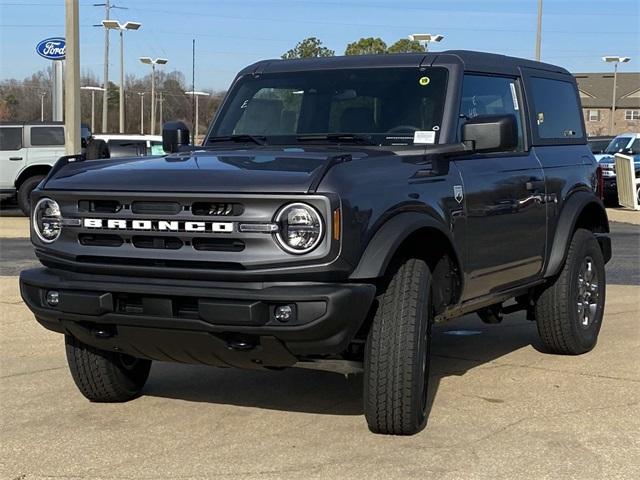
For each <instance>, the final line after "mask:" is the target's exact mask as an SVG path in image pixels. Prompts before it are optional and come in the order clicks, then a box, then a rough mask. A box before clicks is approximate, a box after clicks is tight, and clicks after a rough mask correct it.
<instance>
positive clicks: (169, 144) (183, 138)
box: [162, 122, 189, 153]
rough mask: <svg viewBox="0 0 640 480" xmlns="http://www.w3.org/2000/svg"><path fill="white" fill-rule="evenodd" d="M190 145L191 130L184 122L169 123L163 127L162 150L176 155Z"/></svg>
mask: <svg viewBox="0 0 640 480" xmlns="http://www.w3.org/2000/svg"><path fill="white" fill-rule="evenodd" d="M185 145H189V129H188V128H187V126H186V125H185V124H184V122H167V123H165V124H164V125H163V126H162V149H163V150H164V151H165V152H166V153H176V152H178V151H180V148H181V147H183V146H185Z"/></svg>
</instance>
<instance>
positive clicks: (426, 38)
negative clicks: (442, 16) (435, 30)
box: [409, 33, 444, 52]
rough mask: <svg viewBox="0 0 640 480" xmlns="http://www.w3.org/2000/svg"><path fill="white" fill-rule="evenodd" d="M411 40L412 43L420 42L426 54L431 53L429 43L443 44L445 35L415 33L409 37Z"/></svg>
mask: <svg viewBox="0 0 640 480" xmlns="http://www.w3.org/2000/svg"><path fill="white" fill-rule="evenodd" d="M409 40H411V41H412V42H418V43H419V44H420V45H422V47H423V48H424V51H425V52H428V51H429V42H438V43H439V42H441V41H442V40H444V35H440V34H436V35H433V34H431V33H413V34H411V35H409Z"/></svg>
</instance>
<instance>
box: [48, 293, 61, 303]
mask: <svg viewBox="0 0 640 480" xmlns="http://www.w3.org/2000/svg"><path fill="white" fill-rule="evenodd" d="M47 303H48V304H49V305H51V306H52V307H55V306H56V305H58V303H60V293H58V292H56V291H55V290H50V291H48V292H47Z"/></svg>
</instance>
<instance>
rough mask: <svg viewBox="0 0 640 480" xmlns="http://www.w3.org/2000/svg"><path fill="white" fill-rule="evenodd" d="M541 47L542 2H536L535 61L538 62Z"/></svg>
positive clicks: (539, 0)
mask: <svg viewBox="0 0 640 480" xmlns="http://www.w3.org/2000/svg"><path fill="white" fill-rule="evenodd" d="M541 45H542V0H538V26H537V28H536V60H537V61H538V62H539V61H540V51H541Z"/></svg>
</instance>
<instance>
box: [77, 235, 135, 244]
mask: <svg viewBox="0 0 640 480" xmlns="http://www.w3.org/2000/svg"><path fill="white" fill-rule="evenodd" d="M78 240H79V242H80V245H84V246H87V247H120V246H121V245H122V244H123V243H124V240H123V239H122V237H121V236H119V235H111V234H95V235H93V234H89V233H81V234H80V235H78Z"/></svg>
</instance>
